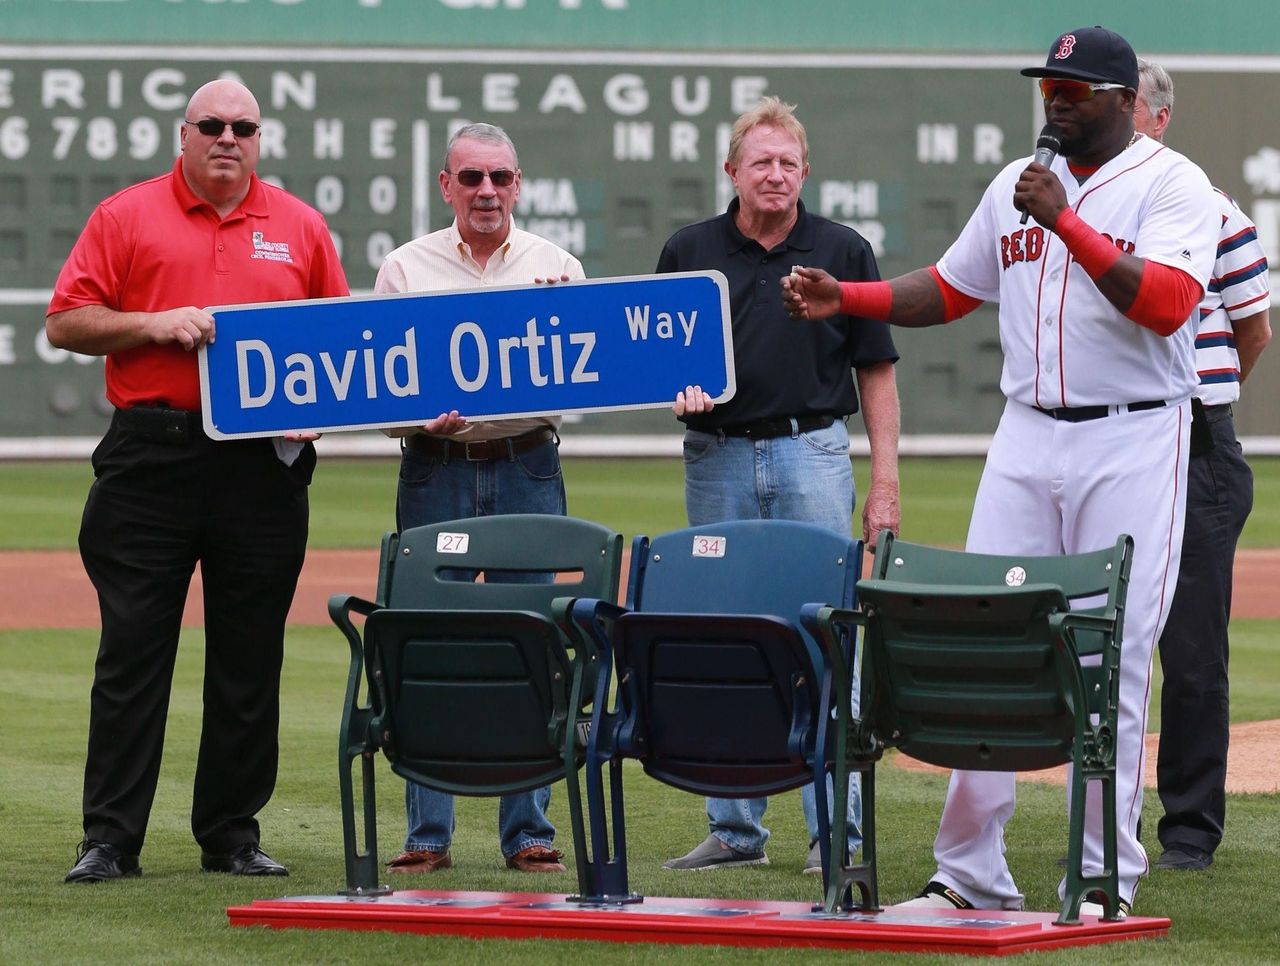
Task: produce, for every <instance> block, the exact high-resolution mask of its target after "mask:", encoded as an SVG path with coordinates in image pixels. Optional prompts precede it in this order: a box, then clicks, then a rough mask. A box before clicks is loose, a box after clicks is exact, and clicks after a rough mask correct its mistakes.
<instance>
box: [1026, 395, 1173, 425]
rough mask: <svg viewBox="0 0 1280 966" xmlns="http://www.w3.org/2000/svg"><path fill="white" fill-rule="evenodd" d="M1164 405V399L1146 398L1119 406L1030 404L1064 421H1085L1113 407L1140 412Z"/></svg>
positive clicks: (1039, 410)
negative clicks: (1054, 406) (1056, 406)
mask: <svg viewBox="0 0 1280 966" xmlns="http://www.w3.org/2000/svg"><path fill="white" fill-rule="evenodd" d="M1164 406H1165V401H1164V400H1163V399H1148V400H1146V401H1144V402H1136V403H1122V404H1121V405H1119V406H1059V407H1058V408H1057V409H1045V408H1043V407H1042V406H1032V407H1031V408H1032V409H1034V410H1035V411H1036V412H1038V413H1044V414H1045V415H1046V416H1048V417H1049V418H1050V419H1060V420H1062V421H1063V422H1064V423H1087V422H1088V421H1089V420H1091V419H1101V418H1102V417H1103V416H1110V415H1111V410H1113V409H1119V410H1120V411H1121V412H1130V413H1140V412H1142V411H1143V410H1146V409H1163V408H1164Z"/></svg>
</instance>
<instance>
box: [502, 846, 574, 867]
mask: <svg viewBox="0 0 1280 966" xmlns="http://www.w3.org/2000/svg"><path fill="white" fill-rule="evenodd" d="M563 858H564V853H563V852H558V851H556V850H555V849H549V848H547V847H546V846H545V845H530V846H529V847H528V848H526V849H521V850H520V851H519V852H517V853H516V854H515V855H513V856H511V857H510V858H508V859H507V868H508V869H515V870H516V871H517V872H563V871H565V868H564V864H563V863H562V862H561V861H560V860H561V859H563Z"/></svg>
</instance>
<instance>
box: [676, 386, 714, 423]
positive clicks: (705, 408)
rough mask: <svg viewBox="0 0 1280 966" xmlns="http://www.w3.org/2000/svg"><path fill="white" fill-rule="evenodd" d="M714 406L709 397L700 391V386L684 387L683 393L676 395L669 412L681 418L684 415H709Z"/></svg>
mask: <svg viewBox="0 0 1280 966" xmlns="http://www.w3.org/2000/svg"><path fill="white" fill-rule="evenodd" d="M715 405H716V404H715V403H713V402H712V401H711V396H710V395H709V394H708V393H705V392H703V391H702V387H701V386H685V387H684V391H683V392H678V393H676V401H675V404H674V405H673V406H672V407H671V411H672V412H674V413H675V414H676V415H677V416H683V415H685V414H686V413H688V414H690V415H694V414H696V413H709V412H711V410H713V409H714V408H715Z"/></svg>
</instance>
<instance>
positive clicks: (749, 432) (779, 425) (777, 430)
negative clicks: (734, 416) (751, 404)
mask: <svg viewBox="0 0 1280 966" xmlns="http://www.w3.org/2000/svg"><path fill="white" fill-rule="evenodd" d="M835 421H836V419H835V417H834V416H794V417H792V416H779V417H778V418H777V419H757V420H756V421H755V422H754V423H739V424H738V425H737V426H721V427H720V432H722V433H724V434H725V435H726V436H745V437H746V438H747V439H773V438H774V437H775V436H790V435H791V433H792V426H791V424H792V423H793V422H794V423H795V431H796V432H800V433H807V432H809V431H810V430H814V429H826V428H827V427H828V426H830V425H831V424H832V423H834V422H835Z"/></svg>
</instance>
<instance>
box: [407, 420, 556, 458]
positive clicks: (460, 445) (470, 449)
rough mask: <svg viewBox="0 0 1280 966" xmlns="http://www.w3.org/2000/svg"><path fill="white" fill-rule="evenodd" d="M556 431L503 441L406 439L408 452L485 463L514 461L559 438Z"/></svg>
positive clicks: (536, 431)
mask: <svg viewBox="0 0 1280 966" xmlns="http://www.w3.org/2000/svg"><path fill="white" fill-rule="evenodd" d="M555 436H556V434H555V432H554V431H553V430H551V429H548V428H546V427H544V428H542V429H534V430H530V431H529V432H527V433H521V434H520V435H519V436H504V437H502V438H501V439H479V440H473V441H472V442H464V441H463V440H460V439H449V438H446V437H444V436H428V435H426V434H425V433H414V434H413V435H412V436H406V437H405V438H404V446H405V449H408V450H412V451H413V452H415V453H419V454H421V455H422V456H431V457H435V458H437V459H442V460H446V461H447V460H451V459H460V460H471V461H473V462H482V461H484V460H496V459H510V458H511V457H513V456H515V455H516V453H524V452H526V451H527V450H531V449H533V448H534V447H537V446H541V445H542V444H543V443H546V442H548V441H550V440H552V439H555Z"/></svg>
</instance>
